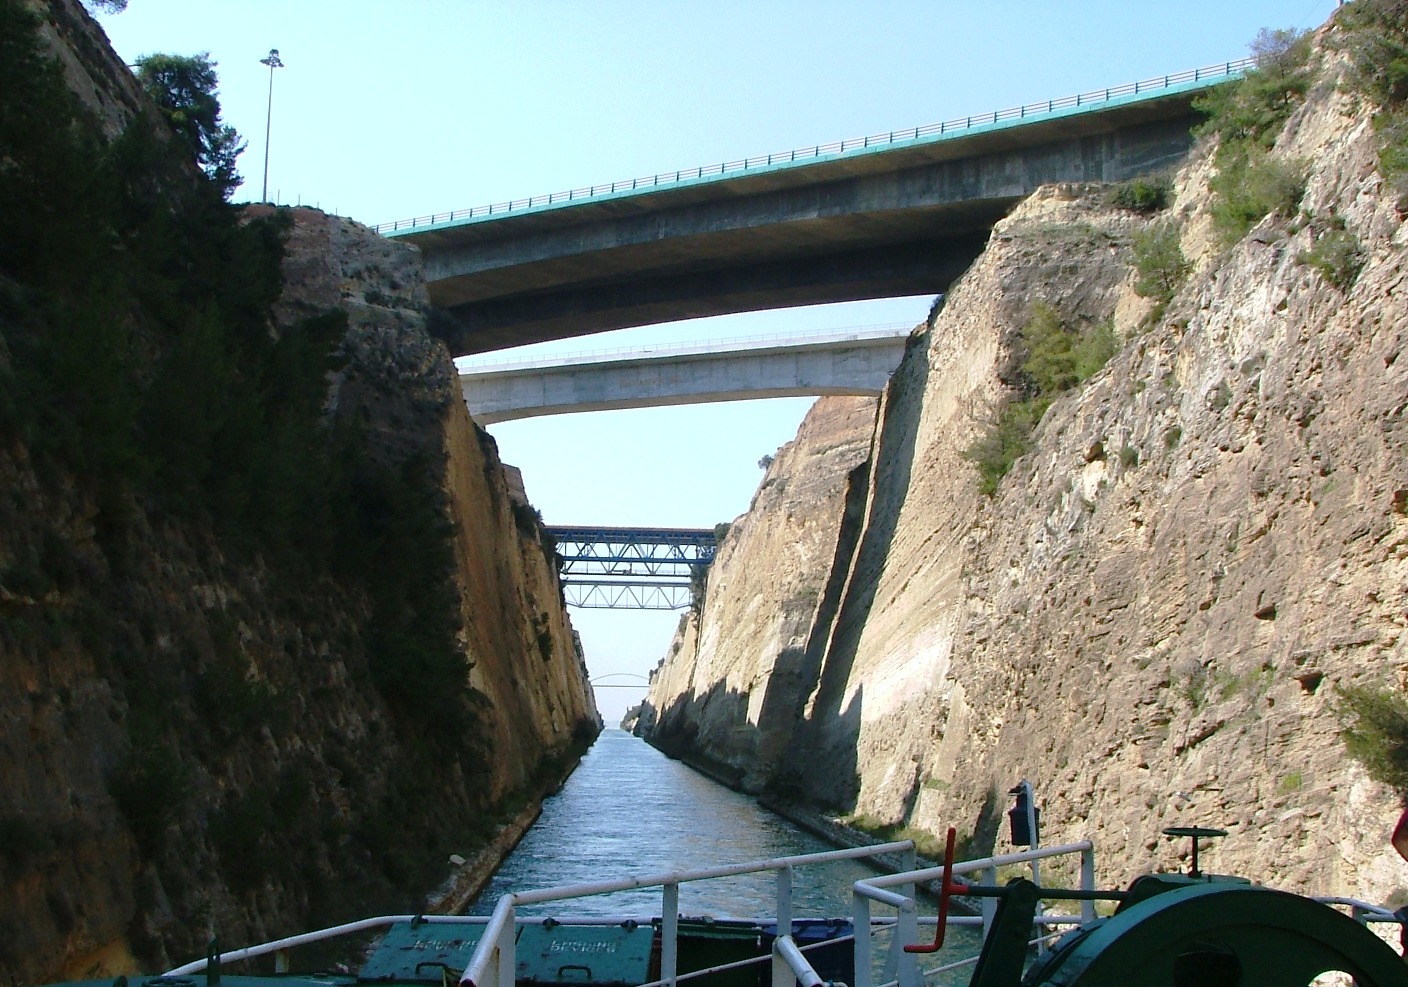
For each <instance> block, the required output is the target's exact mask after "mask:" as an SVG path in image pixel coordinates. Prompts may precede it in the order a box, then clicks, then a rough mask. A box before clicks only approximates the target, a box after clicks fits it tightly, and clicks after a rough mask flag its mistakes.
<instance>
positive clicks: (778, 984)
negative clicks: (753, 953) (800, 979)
mask: <svg viewBox="0 0 1408 987" xmlns="http://www.w3.org/2000/svg"><path fill="white" fill-rule="evenodd" d="M782 935H783V933H782V929H781V927H779V928H778V930H777V938H776V939H774V940H773V942H772V987H793V985H794V984H796V982H797V978H796V977H794V976H793V975H792V968H791V967H790V966H788V965H787V961H786V960H785V959H783V958H782V951H781V950H779V949H778V945H779V944H780V943H781V942H782Z"/></svg>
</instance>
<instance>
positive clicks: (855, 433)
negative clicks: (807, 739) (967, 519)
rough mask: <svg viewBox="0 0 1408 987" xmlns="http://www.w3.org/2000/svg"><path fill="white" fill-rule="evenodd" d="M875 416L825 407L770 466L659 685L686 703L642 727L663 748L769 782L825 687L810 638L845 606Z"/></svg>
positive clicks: (851, 406) (867, 409)
mask: <svg viewBox="0 0 1408 987" xmlns="http://www.w3.org/2000/svg"><path fill="white" fill-rule="evenodd" d="M875 411H876V401H875V399H873V398H851V397H845V398H842V397H835V398H824V399H822V400H820V401H818V402H817V403H816V405H814V406H813V408H812V410H811V411H810V412H808V414H807V416H806V418H805V420H804V421H803V422H802V425H801V427H800V428H799V430H798V432H797V438H796V439H795V440H794V441H792V442H789V443H788V444H787V445H785V446H783V447H782V448H781V449H780V450H779V451H778V453H777V455H776V456H775V457H774V459H773V461H772V463H771V464H770V465H769V466H768V468H767V473H766V475H765V476H764V478H763V481H762V485H761V486H760V487H759V488H758V492H757V494H756V495H755V496H754V498H753V502H752V504H751V505H750V507H749V510H748V513H746V514H744V515H743V516H742V517H740V518H739V519H738V520H737V521H735V522H734V523H733V525H732V526H731V527H730V528H729V532H728V535H727V537H726V538H725V539H724V542H723V545H722V546H721V547H720V549H719V554H718V557H717V561H716V562H715V564H714V566H713V567H712V568H711V572H710V576H709V584H708V591H707V594H706V596H705V604H704V606H703V608H702V609H701V610H699V611H692V612H691V613H690V614H688V615H686V617H685V619H684V621H683V622H682V624H681V628H680V633H679V636H678V637H677V638H676V640H675V642H674V643H673V644H672V649H673V650H672V651H671V654H670V655H669V657H668V658H667V659H666V660H665V661H664V662H663V664H662V665H661V667H660V668H659V669H657V670H656V671H655V673H654V675H653V678H652V681H651V696H652V697H656V696H660V695H664V696H672V697H675V696H677V697H683V701H681V702H677V703H658V704H656V705H653V706H651V705H648V706H647V709H650V710H651V712H650V713H648V714H647V717H648V719H647V721H646V723H645V724H643V725H641V726H639V727H638V728H637V729H638V730H639V731H649V733H650V736H651V738H652V740H653V741H654V742H655V743H656V744H657V745H658V746H660V747H663V748H665V749H666V750H673V751H679V752H681V753H690V754H692V755H695V756H697V757H703V758H706V759H707V760H708V761H709V763H710V765H711V766H712V768H713V770H714V771H715V772H716V773H718V774H720V775H722V776H723V777H726V778H729V779H731V780H733V781H735V782H738V783H740V784H744V785H746V786H747V787H750V788H756V787H758V786H759V785H761V784H762V783H763V782H764V780H765V778H766V773H767V772H766V766H767V765H769V764H771V763H772V762H773V761H774V760H775V759H776V758H777V757H778V756H780V754H781V751H782V746H783V745H785V744H786V742H787V740H788V738H789V735H790V728H791V724H792V713H793V711H794V710H796V709H797V708H798V707H799V704H800V702H801V701H802V699H804V698H805V696H806V693H807V691H808V690H809V687H810V686H809V683H810V682H812V681H814V680H815V677H816V670H815V668H814V658H815V656H814V655H811V654H809V653H808V649H807V638H808V633H809V630H810V628H811V627H812V625H813V624H814V623H815V622H816V619H817V614H818V612H819V611H820V610H823V609H825V608H827V607H828V606H833V607H834V599H835V596H836V593H837V591H838V589H839V587H838V586H833V585H830V584H829V580H830V574H831V573H832V572H833V571H834V570H836V566H835V561H836V557H837V554H838V552H839V553H840V554H841V555H842V557H845V556H846V555H848V554H849V552H850V551H851V546H850V545H849V544H847V543H846V542H845V540H844V535H845V533H846V532H847V531H849V530H854V529H855V527H856V523H857V521H858V517H857V516H856V515H857V514H858V512H859V509H860V507H861V505H862V504H863V503H864V500H865V490H866V486H867V479H868V477H869V470H868V468H867V459H868V453H869V448H870V435H871V432H872V431H873V429H874V423H875ZM848 522H849V523H848ZM656 709H658V710H660V711H661V712H660V714H659V716H658V719H651V718H650V717H654V716H655V714H654V712H653V711H654V710H656Z"/></svg>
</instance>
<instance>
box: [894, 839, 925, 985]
mask: <svg viewBox="0 0 1408 987" xmlns="http://www.w3.org/2000/svg"><path fill="white" fill-rule="evenodd" d="M916 858H917V854H916V852H915V849H914V847H910V848H909V849H908V850H906V851H904V853H903V854H901V855H900V865H901V866H902V867H904V869H905V870H906V871H911V872H912V871H916V870H918V869H919V861H918V859H916ZM900 894H902V895H904V896H905V897H906V898H908V899H909V907H908V908H903V909H901V910H900V913H899V915H898V916H897V921H896V928H895V941H896V942H900V941H903V942H906V943H917V942H918V941H919V909H918V908H917V907H916V902H915V899H914V882H913V881H906V882H905V883H904V884H901V885H900ZM899 961H900V962H899V969H898V970H896V971H895V972H896V975H897V976H898V977H899V981H900V987H921V985H922V984H923V982H924V981H923V978H922V977H920V975H919V960H918V958H917V957H916V956H915V955H914V954H913V953H906V952H904V951H903V950H901V951H900V954H899Z"/></svg>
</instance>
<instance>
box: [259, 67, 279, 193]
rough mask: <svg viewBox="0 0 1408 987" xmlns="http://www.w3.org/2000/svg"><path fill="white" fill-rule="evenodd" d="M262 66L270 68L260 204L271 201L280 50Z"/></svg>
mask: <svg viewBox="0 0 1408 987" xmlns="http://www.w3.org/2000/svg"><path fill="white" fill-rule="evenodd" d="M259 64H260V65H267V66H269V108H268V110H267V111H266V112H265V114H264V191H263V193H262V194H261V195H260V197H259V201H260V202H268V201H269V133H270V129H271V128H272V126H273V122H274V69H281V68H283V67H284V63H283V62H282V61H280V60H279V49H277V48H270V49H269V56H268V57H267V58H261V59H260V60H259Z"/></svg>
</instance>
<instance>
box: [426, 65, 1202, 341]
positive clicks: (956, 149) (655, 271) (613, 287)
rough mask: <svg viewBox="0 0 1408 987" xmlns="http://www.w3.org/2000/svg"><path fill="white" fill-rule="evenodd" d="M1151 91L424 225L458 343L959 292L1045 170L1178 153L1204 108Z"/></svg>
mask: <svg viewBox="0 0 1408 987" xmlns="http://www.w3.org/2000/svg"><path fill="white" fill-rule="evenodd" d="M1190 99H1191V97H1190V96H1189V95H1188V94H1186V93H1185V94H1181V95H1178V96H1174V97H1169V98H1167V99H1164V100H1150V101H1148V102H1147V103H1142V104H1138V105H1136V106H1128V107H1122V108H1116V109H1111V110H1109V111H1108V112H1107V113H1101V114H1090V115H1088V116H1083V117H1075V118H1069V119H1065V120H1047V121H1043V122H1041V123H1033V124H1028V125H1025V126H1021V127H1013V128H1010V129H1007V130H1003V131H1000V132H996V133H991V134H981V135H974V136H972V137H968V138H965V139H963V140H955V141H950V142H947V143H945V144H942V145H937V146H935V147H929V148H900V149H893V150H886V151H884V152H883V153H877V154H871V155H866V156H862V157H858V158H851V159H844V160H839V161H830V162H819V163H817V164H813V165H809V166H807V167H799V168H796V169H790V170H783V171H779V172H768V173H763V174H747V173H745V174H742V175H739V176H737V177H732V178H728V179H726V180H719V181H713V182H706V183H701V184H697V185H689V186H684V187H677V188H670V189H668V190H661V191H659V192H650V193H643V194H639V195H631V196H626V197H622V198H612V199H607V200H605V201H600V202H589V203H584V204H582V205H579V206H574V207H572V208H570V209H556V210H549V211H544V212H538V213H529V214H525V215H510V216H506V217H504V218H502V219H496V220H494V221H493V222H477V223H469V224H467V225H463V226H454V227H447V228H439V229H434V230H430V231H423V232H418V233H415V234H413V235H411V236H410V237H408V238H409V239H411V240H413V241H414V242H416V243H417V244H419V245H420V246H421V248H422V249H423V250H424V251H425V254H426V266H427V277H428V279H429V282H430V293H431V299H432V301H433V302H434V303H435V304H436V305H437V306H438V307H441V308H442V309H446V310H448V311H449V313H450V315H451V317H452V319H451V325H450V326H449V327H448V328H447V335H449V336H451V337H452V340H451V342H452V349H454V350H455V351H456V352H457V353H461V354H466V353H475V352H483V351H487V350H491V349H496V348H501V347H505V346H512V345H521V344H524V343H529V342H539V341H543V340H548V339H559V338H565V337H568V336H575V335H583V334H587V333H592V332H597V331H602V330H606V329H614V328H623V327H627V326H633V325H643V324H647V323H651V322H659V321H669V320H674V319H683V318H694V317H698V316H702V315H717V314H724V313H728V312H737V311H746V310H754V309H765V308H775V307H780V306H786V305H796V304H810V303H815V302H823V301H843V300H853V299H859V298H873V297H885V296H894V295H907V294H931V293H938V292H941V291H944V290H945V289H946V288H947V286H948V285H949V283H951V281H952V280H953V279H954V278H956V277H957V276H958V275H959V274H961V273H962V271H963V270H965V269H966V267H967V266H968V264H969V263H971V261H972V260H973V259H974V258H975V257H976V256H977V254H978V253H979V252H980V251H981V249H982V247H983V245H984V243H985V241H986V237H987V235H988V232H989V230H990V229H991V226H992V224H993V223H995V222H996V221H997V220H998V219H1000V218H1001V217H1002V216H1003V215H1005V214H1006V212H1007V211H1008V210H1009V209H1010V208H1011V207H1012V205H1013V204H1014V203H1016V202H1017V201H1019V200H1020V199H1021V198H1023V197H1025V196H1026V195H1028V194H1030V193H1031V192H1032V191H1034V190H1035V189H1036V188H1037V187H1039V186H1041V185H1043V184H1048V183H1053V182H1095V181H1118V180H1122V179H1125V178H1128V177H1131V176H1133V175H1136V174H1141V173H1147V172H1150V171H1154V170H1158V169H1160V168H1165V167H1169V166H1171V165H1173V164H1174V163H1175V162H1176V161H1177V160H1179V159H1180V158H1181V156H1182V155H1183V154H1185V153H1186V151H1187V149H1188V147H1189V146H1190V144H1191V137H1190V136H1189V128H1190V126H1191V125H1192V124H1193V123H1194V122H1195V121H1196V116H1195V115H1194V114H1193V113H1192V111H1191V110H1190V108H1189V104H1190Z"/></svg>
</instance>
